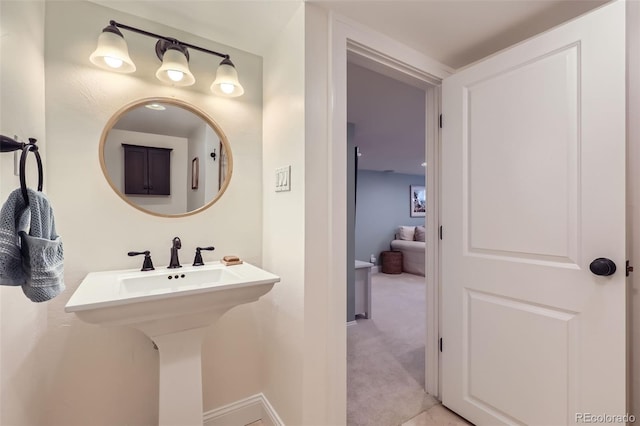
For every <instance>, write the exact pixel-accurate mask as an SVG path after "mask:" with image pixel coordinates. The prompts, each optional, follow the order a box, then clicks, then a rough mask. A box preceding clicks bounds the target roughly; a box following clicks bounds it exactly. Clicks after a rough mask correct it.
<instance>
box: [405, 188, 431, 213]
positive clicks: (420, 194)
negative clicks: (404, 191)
mask: <svg viewBox="0 0 640 426" xmlns="http://www.w3.org/2000/svg"><path fill="white" fill-rule="evenodd" d="M426 200H427V194H426V192H425V189H424V186H418V185H410V186H409V203H410V206H409V208H410V210H409V211H410V212H411V217H421V216H422V217H424V215H425V212H426V211H427V201H426Z"/></svg>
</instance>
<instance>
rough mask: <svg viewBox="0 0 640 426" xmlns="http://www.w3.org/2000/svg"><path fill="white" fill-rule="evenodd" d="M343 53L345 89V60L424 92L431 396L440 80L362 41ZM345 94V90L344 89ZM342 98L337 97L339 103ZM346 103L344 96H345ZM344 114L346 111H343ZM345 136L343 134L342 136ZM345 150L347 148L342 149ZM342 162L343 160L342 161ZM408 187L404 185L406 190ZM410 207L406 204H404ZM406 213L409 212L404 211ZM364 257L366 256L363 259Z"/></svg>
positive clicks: (434, 382) (433, 387)
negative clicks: (377, 50)
mask: <svg viewBox="0 0 640 426" xmlns="http://www.w3.org/2000/svg"><path fill="white" fill-rule="evenodd" d="M346 46H347V49H346V52H345V58H344V59H345V68H344V72H343V73H342V75H341V76H336V77H338V79H344V80H343V81H344V84H345V89H346V63H347V62H348V63H350V64H355V65H358V66H361V67H364V68H366V69H368V70H371V71H374V72H376V73H379V74H382V75H384V76H386V77H389V78H392V79H394V80H398V81H400V82H403V83H406V84H409V85H411V86H414V87H417V88H420V89H421V90H423V93H424V100H423V103H424V105H425V108H424V110H425V117H424V118H425V133H424V152H425V154H426V155H425V157H426V158H427V159H428V160H427V162H428V166H427V168H426V171H425V178H424V183H425V187H426V188H427V191H426V215H425V222H424V224H425V227H426V242H425V246H426V250H425V255H424V256H425V259H424V262H425V269H426V273H425V277H424V279H423V280H422V281H423V283H424V286H425V291H426V294H425V295H426V297H425V300H426V303H425V306H423V309H424V312H425V313H426V321H425V326H426V333H425V356H424V359H423V362H424V367H425V368H424V371H425V377H424V383H425V390H426V392H427V393H429V394H430V395H433V396H434V397H436V398H437V397H438V396H439V393H438V391H439V390H438V381H439V378H438V349H437V346H438V345H437V340H438V336H439V333H438V318H439V312H438V299H439V295H438V289H437V285H436V283H437V282H438V274H439V270H438V265H439V261H438V254H439V253H438V242H437V238H438V237H437V236H438V222H439V218H438V214H439V207H438V203H439V183H438V179H437V176H438V173H439V164H438V162H439V146H438V140H439V129H438V114H439V89H438V84H439V81H440V79H439V78H438V77H435V76H434V75H432V74H429V73H427V72H423V71H419V70H418V69H417V68H414V67H409V66H407V64H406V63H403V62H400V61H398V60H395V59H393V58H391V57H390V56H388V55H383V54H381V53H378V52H376V51H374V50H372V49H371V48H369V47H365V45H364V44H361V43H359V42H356V41H354V40H352V39H348V38H347V39H346ZM344 93H345V94H346V93H347V92H346V90H345V92H344ZM341 101H342V99H340V100H339V102H341ZM344 102H345V104H346V99H344ZM345 117H346V114H345ZM343 138H344V136H343ZM345 152H346V151H345ZM341 162H342V161H341ZM408 192H409V188H407V193H408ZM406 208H407V210H409V206H408V205H407V206H406ZM407 216H408V214H407ZM362 260H367V259H362Z"/></svg>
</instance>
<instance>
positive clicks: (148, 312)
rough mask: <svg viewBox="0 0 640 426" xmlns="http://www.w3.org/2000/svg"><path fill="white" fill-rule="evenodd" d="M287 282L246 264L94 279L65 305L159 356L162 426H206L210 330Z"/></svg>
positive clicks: (113, 273) (130, 272) (123, 273)
mask: <svg viewBox="0 0 640 426" xmlns="http://www.w3.org/2000/svg"><path fill="white" fill-rule="evenodd" d="M278 281H280V278H279V277H278V276H276V275H273V274H271V273H269V272H267V271H264V270H262V269H260V268H258V267H255V266H253V265H250V264H248V263H243V264H240V265H234V266H225V265H223V264H221V263H218V262H213V263H211V264H209V265H205V266H195V267H194V266H185V267H182V268H178V269H167V268H159V269H156V270H154V271H146V272H141V271H138V270H133V269H131V270H120V271H105V272H91V273H89V274H88V275H87V276H86V277H85V279H84V280H83V281H82V283H80V286H79V287H78V289H77V290H76V291H75V293H74V294H73V295H72V296H71V299H69V302H68V303H67V305H66V306H65V311H66V312H73V313H75V314H76V315H77V316H78V317H79V318H80V319H81V320H83V321H85V322H88V323H92V324H99V325H103V326H127V327H133V328H136V329H138V330H140V331H142V332H143V333H145V334H146V335H147V336H149V337H150V338H151V339H152V340H153V341H154V342H155V343H156V345H157V346H158V350H159V352H160V413H159V423H160V426H168V425H181V426H187V425H200V426H201V425H202V419H203V418H202V415H203V408H202V364H201V346H202V339H203V337H204V334H205V331H206V330H205V329H206V327H207V326H209V325H211V324H213V323H214V322H215V321H216V320H217V319H218V318H220V316H222V314H224V313H225V312H226V311H228V310H229V309H231V308H233V307H234V306H237V305H241V304H244V303H249V302H253V301H256V300H258V299H259V298H260V297H261V296H262V295H264V294H265V293H267V292H268V291H269V290H271V288H272V287H273V285H274V284H275V283H276V282H278Z"/></svg>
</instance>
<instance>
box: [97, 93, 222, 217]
mask: <svg viewBox="0 0 640 426" xmlns="http://www.w3.org/2000/svg"><path fill="white" fill-rule="evenodd" d="M214 154H215V155H214ZM100 164H101V166H102V170H103V172H104V175H105V177H106V178H107V181H108V182H109V185H110V186H111V187H112V188H113V190H114V191H115V192H116V193H117V194H118V195H119V196H120V197H121V198H122V199H123V200H125V201H126V202H127V203H129V204H130V205H132V206H133V207H135V208H137V209H140V210H142V211H144V212H147V213H150V214H153V215H157V216H167V217H174V216H175V217H179V216H186V215H190V214H194V213H197V212H199V211H202V210H204V209H206V208H208V207H209V206H211V205H212V204H213V203H215V202H216V201H217V200H218V199H219V198H220V197H221V196H222V194H223V193H224V191H225V190H226V188H227V186H228V185H229V180H230V178H231V173H232V170H233V157H232V155H231V150H230V147H229V142H228V140H227V137H226V136H225V134H224V133H223V132H222V130H221V129H220V127H219V126H218V125H217V124H216V123H215V122H214V121H213V119H211V118H210V117H209V116H208V115H207V114H206V113H204V112H203V111H201V110H199V109H197V108H195V107H193V106H191V105H189V104H186V103H184V102H181V101H177V100H175V99H169V98H150V99H143V100H140V101H137V102H135V103H133V104H131V105H127V106H125V107H124V108H122V109H121V110H120V111H118V112H117V113H116V114H115V115H114V116H113V117H112V118H111V119H110V120H109V122H108V123H107V125H106V126H105V129H104V131H103V132H102V138H101V141H100ZM194 164H198V167H194V166H193V165H194ZM194 181H195V182H197V183H198V184H196V185H193V182H194Z"/></svg>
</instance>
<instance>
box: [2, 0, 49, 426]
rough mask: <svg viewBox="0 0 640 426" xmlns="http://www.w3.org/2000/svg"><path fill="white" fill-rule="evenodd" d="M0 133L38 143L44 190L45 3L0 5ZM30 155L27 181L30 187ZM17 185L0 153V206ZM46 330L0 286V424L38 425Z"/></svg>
mask: <svg viewBox="0 0 640 426" xmlns="http://www.w3.org/2000/svg"><path fill="white" fill-rule="evenodd" d="M0 64H1V66H2V69H1V72H0V94H1V96H0V134H2V135H5V136H9V137H11V138H13V137H14V135H17V136H19V138H20V140H21V141H27V138H29V137H35V138H36V139H38V146H40V153H41V155H42V160H43V164H44V167H45V169H44V171H45V176H44V185H45V187H44V190H45V192H46V190H47V189H48V186H49V185H48V179H49V177H50V174H49V173H48V172H47V165H48V159H47V155H46V148H45V146H46V142H47V141H46V138H45V121H44V120H45V110H44V94H45V92H44V2H36V1H33V2H6V1H3V2H0ZM33 157H34V156H33V154H29V158H28V159H27V168H28V172H29V173H28V176H27V183H28V184H29V186H32V187H34V186H35V185H36V182H37V177H36V176H37V171H36V172H35V173H33V172H34V171H35V170H36V167H35V161H34V158H33ZM19 186H20V183H19V180H18V178H17V177H16V176H14V175H13V153H3V154H0V202H2V203H4V200H5V199H6V198H7V196H8V195H9V193H10V192H11V191H12V190H14V189H15V188H18V187H19ZM46 328H47V305H46V304H43V303H32V302H31V301H29V300H28V299H27V298H26V296H25V295H24V294H23V292H22V289H21V288H20V287H5V286H0V424H2V425H16V426H18V425H39V424H42V423H43V420H44V418H43V414H44V412H43V411H42V410H39V409H37V408H35V407H34V405H37V403H36V404H34V401H43V400H45V398H46V393H45V392H44V389H43V388H42V378H43V371H44V368H43V366H42V355H41V352H40V348H41V340H42V337H43V335H44V333H45V331H46Z"/></svg>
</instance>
